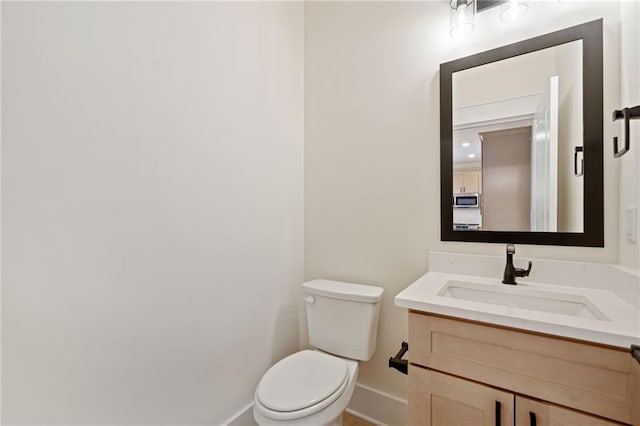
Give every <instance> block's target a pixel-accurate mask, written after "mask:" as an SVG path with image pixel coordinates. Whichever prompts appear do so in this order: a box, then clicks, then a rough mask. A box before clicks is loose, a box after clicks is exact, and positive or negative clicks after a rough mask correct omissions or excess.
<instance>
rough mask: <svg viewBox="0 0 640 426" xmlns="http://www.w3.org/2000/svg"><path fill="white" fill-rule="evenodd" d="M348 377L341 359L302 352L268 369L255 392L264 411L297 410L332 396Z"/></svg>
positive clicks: (320, 353)
mask: <svg viewBox="0 0 640 426" xmlns="http://www.w3.org/2000/svg"><path fill="white" fill-rule="evenodd" d="M348 376H349V374H348V368H347V362H346V361H345V360H344V359H341V358H338V357H335V356H331V355H328V354H324V353H322V352H317V351H310V350H304V351H300V352H297V353H295V354H293V355H290V356H288V357H286V358H284V359H282V360H280V361H279V362H277V363H276V364H275V365H274V366H273V367H271V368H270V369H269V371H267V372H266V374H265V375H264V377H262V380H261V381H260V384H259V385H258V390H257V392H256V393H257V397H258V400H259V401H260V403H261V404H262V405H264V406H265V407H266V408H269V409H271V410H274V411H297V410H302V409H304V408H307V407H310V406H312V405H315V404H318V403H319V402H321V401H323V400H325V399H327V398H328V397H330V396H331V395H333V394H334V393H335V392H336V391H338V389H340V388H341V385H342V384H343V383H344V382H345V380H348ZM342 389H343V390H344V387H342Z"/></svg>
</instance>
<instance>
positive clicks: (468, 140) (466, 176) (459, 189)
mask: <svg viewBox="0 0 640 426" xmlns="http://www.w3.org/2000/svg"><path fill="white" fill-rule="evenodd" d="M514 76H515V78H514ZM452 86H453V177H454V178H453V192H454V194H458V193H463V194H464V193H469V194H472V196H476V194H477V197H478V198H477V200H478V204H477V206H476V207H467V206H455V205H452V212H453V224H454V230H456V228H459V225H466V228H470V227H471V228H472V229H475V230H485V231H537V232H540V231H542V232H545V231H546V232H556V231H561V232H582V231H583V229H584V223H583V212H582V205H583V179H582V176H580V171H578V173H577V174H576V173H575V172H576V171H575V170H574V153H575V147H576V146H579V147H582V136H583V135H582V40H578V41H574V42H571V43H566V44H563V45H559V46H554V47H550V48H547V49H543V50H539V51H537V52H532V53H527V54H526V55H520V56H516V57H513V58H509V59H505V60H502V61H499V62H492V63H490V64H486V65H482V66H479V67H474V68H470V69H467V70H464V71H459V72H456V73H454V74H453V79H452ZM578 157H579V158H578V160H580V161H581V160H582V155H581V154H580V155H579V156H578ZM468 225H475V226H468Z"/></svg>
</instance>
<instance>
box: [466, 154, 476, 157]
mask: <svg viewBox="0 0 640 426" xmlns="http://www.w3.org/2000/svg"><path fill="white" fill-rule="evenodd" d="M467 157H469V158H476V155H475V154H469V155H467Z"/></svg>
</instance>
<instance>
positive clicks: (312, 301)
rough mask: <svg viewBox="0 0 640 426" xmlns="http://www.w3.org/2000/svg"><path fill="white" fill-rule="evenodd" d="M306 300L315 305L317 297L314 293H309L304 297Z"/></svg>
mask: <svg viewBox="0 0 640 426" xmlns="http://www.w3.org/2000/svg"><path fill="white" fill-rule="evenodd" d="M304 301H305V302H307V303H308V304H310V305H313V304H314V303H316V298H315V297H313V296H312V295H310V294H307V295H306V296H305V297H304Z"/></svg>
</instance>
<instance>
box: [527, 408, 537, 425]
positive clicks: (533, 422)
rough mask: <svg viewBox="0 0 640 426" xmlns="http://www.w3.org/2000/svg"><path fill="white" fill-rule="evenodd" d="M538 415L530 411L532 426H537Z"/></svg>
mask: <svg viewBox="0 0 640 426" xmlns="http://www.w3.org/2000/svg"><path fill="white" fill-rule="evenodd" d="M536 423H537V422H536V413H534V412H533V411H529V424H530V426H536Z"/></svg>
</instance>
